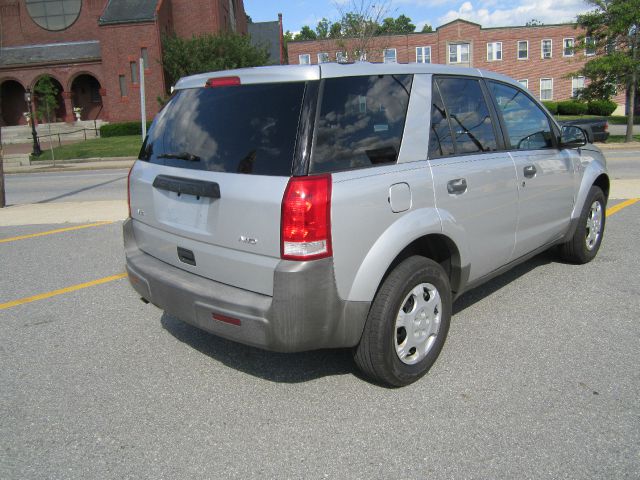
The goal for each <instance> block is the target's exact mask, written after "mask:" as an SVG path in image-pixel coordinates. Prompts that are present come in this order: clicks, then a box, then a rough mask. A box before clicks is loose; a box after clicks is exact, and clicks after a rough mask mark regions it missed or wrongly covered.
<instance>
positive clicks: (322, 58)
mask: <svg viewBox="0 0 640 480" xmlns="http://www.w3.org/2000/svg"><path fill="white" fill-rule="evenodd" d="M328 62H329V54H328V53H326V52H321V53H319V54H318V63H328Z"/></svg>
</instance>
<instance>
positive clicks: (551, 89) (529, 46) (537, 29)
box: [288, 20, 625, 114]
mask: <svg viewBox="0 0 640 480" xmlns="http://www.w3.org/2000/svg"><path fill="white" fill-rule="evenodd" d="M583 34H584V33H583V31H581V30H580V29H577V28H576V27H575V25H573V24H563V25H541V26H531V27H497V28H482V27H481V26H480V25H478V24H476V23H472V22H468V21H466V20H454V21H453V22H450V23H447V24H445V25H442V26H440V27H438V28H437V29H436V30H435V31H434V32H432V33H411V34H408V35H390V36H382V37H375V38H374V39H373V40H372V44H371V48H369V49H368V52H367V57H366V60H368V61H371V62H383V61H384V62H398V63H411V62H419V63H441V64H452V65H457V66H464V67H474V68H482V69H485V70H491V71H494V72H499V73H502V74H505V75H508V76H510V77H512V78H514V79H516V80H519V81H520V82H521V83H522V84H523V85H525V86H526V87H527V88H528V89H529V90H530V91H531V92H532V93H533V94H535V95H536V96H538V98H540V99H542V100H566V99H569V98H571V97H572V96H573V95H574V94H575V91H576V90H577V89H579V88H581V87H582V86H584V81H585V80H584V77H572V75H571V74H572V72H575V71H576V70H579V69H580V67H582V65H584V63H585V62H586V61H587V60H588V57H589V56H591V55H594V54H595V51H593V50H590V49H585V50H581V51H575V52H574V51H573V46H574V44H575V42H576V41H577V38H578V36H580V35H583ZM587 40H588V39H587ZM345 43H346V47H347V48H348V47H349V41H348V40H346V41H345ZM587 43H588V41H587ZM344 48H345V44H342V43H341V42H338V41H336V40H331V39H327V40H314V41H296V42H289V44H288V52H289V63H294V64H297V63H322V62H326V61H341V60H343V59H345V58H344V57H345V52H344V51H343V49H344ZM352 56H353V55H352ZM346 60H347V61H349V60H354V59H353V58H346ZM614 100H615V101H616V103H618V105H619V108H618V110H617V111H616V113H618V114H623V113H624V104H625V94H624V93H620V94H619V95H617V96H616V97H615V98H614Z"/></svg>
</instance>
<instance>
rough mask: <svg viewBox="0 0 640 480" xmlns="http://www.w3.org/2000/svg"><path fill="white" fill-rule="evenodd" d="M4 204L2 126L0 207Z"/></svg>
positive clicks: (0, 140) (0, 141)
mask: <svg viewBox="0 0 640 480" xmlns="http://www.w3.org/2000/svg"><path fill="white" fill-rule="evenodd" d="M5 206H6V198H5V195H4V155H3V152H2V128H0V208H4V207H5Z"/></svg>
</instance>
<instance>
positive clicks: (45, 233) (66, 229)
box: [0, 222, 113, 243]
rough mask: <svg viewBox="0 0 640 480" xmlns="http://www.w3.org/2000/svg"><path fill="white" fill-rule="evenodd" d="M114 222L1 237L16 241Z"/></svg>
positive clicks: (4, 240)
mask: <svg viewBox="0 0 640 480" xmlns="http://www.w3.org/2000/svg"><path fill="white" fill-rule="evenodd" d="M110 223H113V222H96V223H87V224H85V225H76V226H74V227H65V228H56V229H55V230H47V231H46V232H40V233H30V234H29V235H20V236H19V237H9V238H0V243H9V242H15V241H16V240H26V239H27V238H35V237H43V236H45V235H53V234H54V233H62V232H70V231H72V230H81V229H83V228H91V227H99V226H101V225H109V224H110Z"/></svg>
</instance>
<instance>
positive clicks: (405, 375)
mask: <svg viewBox="0 0 640 480" xmlns="http://www.w3.org/2000/svg"><path fill="white" fill-rule="evenodd" d="M402 312H404V313H402ZM450 320H451V286H450V284H449V278H448V276H447V274H446V273H445V271H444V269H443V268H442V267H441V266H440V265H439V264H437V263H436V262H434V261H433V260H430V259H428V258H424V257H420V256H412V257H409V258H407V259H406V260H404V261H403V262H401V263H400V264H399V265H398V266H396V267H395V268H394V269H393V271H392V272H391V273H390V274H389V276H387V278H386V279H385V280H384V282H383V283H382V286H381V287H380V289H379V290H378V293H377V294H376V296H375V298H374V300H373V304H372V305H371V309H370V310H369V315H368V317H367V321H366V323H365V327H364V332H363V334H362V338H361V339H360V343H359V344H358V346H357V347H356V348H355V351H354V359H355V362H356V364H357V365H358V367H359V368H360V370H362V372H363V373H364V374H365V375H366V376H367V377H369V378H371V379H372V380H374V381H376V382H379V383H381V384H383V385H387V386H392V387H401V386H405V385H409V384H410V383H413V382H415V381H416V380H418V379H419V378H420V377H422V376H423V375H424V374H425V373H427V372H428V371H429V369H430V368H431V366H432V365H433V364H434V363H435V361H436V359H437V358H438V355H439V354H440V351H441V350H442V347H443V345H444V342H445V339H446V337H447V333H448V332H449V324H450Z"/></svg>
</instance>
